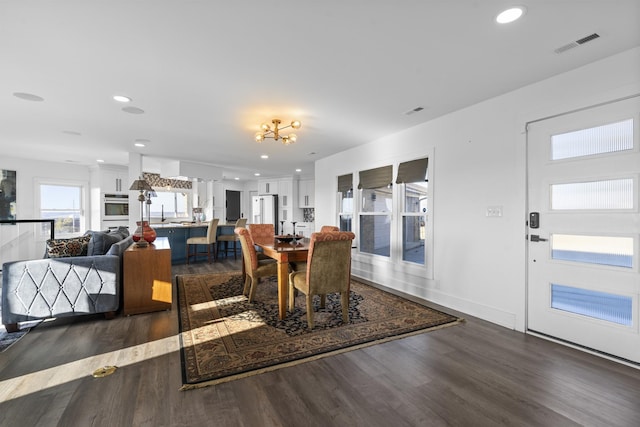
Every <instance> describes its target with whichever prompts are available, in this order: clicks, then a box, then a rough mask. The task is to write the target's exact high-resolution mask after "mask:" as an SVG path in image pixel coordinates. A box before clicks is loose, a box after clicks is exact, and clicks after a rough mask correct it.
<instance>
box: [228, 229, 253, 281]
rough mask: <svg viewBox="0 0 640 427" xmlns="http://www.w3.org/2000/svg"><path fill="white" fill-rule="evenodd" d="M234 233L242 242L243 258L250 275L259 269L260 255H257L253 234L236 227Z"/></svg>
mask: <svg viewBox="0 0 640 427" xmlns="http://www.w3.org/2000/svg"><path fill="white" fill-rule="evenodd" d="M233 232H234V233H235V234H236V236H238V238H239V240H240V246H241V247H242V258H243V259H244V268H245V270H246V271H247V273H250V272H252V271H253V270H255V269H256V268H258V254H257V253H256V247H255V246H254V244H253V239H252V238H251V234H250V233H249V230H247V229H246V228H244V227H236V228H235V230H233Z"/></svg>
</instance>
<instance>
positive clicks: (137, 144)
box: [133, 142, 145, 147]
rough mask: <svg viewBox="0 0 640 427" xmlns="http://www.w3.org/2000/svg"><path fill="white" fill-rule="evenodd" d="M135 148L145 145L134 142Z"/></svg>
mask: <svg viewBox="0 0 640 427" xmlns="http://www.w3.org/2000/svg"><path fill="white" fill-rule="evenodd" d="M133 145H135V146H136V147H144V146H145V145H144V144H143V143H142V142H136V143H135V144H133Z"/></svg>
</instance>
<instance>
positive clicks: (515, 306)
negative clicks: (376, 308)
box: [315, 48, 640, 331]
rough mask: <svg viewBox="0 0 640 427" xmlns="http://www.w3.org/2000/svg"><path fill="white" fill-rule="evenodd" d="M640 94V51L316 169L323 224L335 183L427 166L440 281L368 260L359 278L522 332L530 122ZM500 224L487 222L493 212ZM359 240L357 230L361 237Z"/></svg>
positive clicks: (329, 215)
mask: <svg viewBox="0 0 640 427" xmlns="http://www.w3.org/2000/svg"><path fill="white" fill-rule="evenodd" d="M636 93H640V48H636V49H633V50H630V51H627V52H624V53H622V54H619V55H615V56H613V57H610V58H607V59H605V60H602V61H599V62H596V63H593V64H590V65H588V66H585V67H582V68H580V69H577V70H574V71H571V72H568V73H565V74H562V75H558V76H555V77H553V78H550V79H548V80H545V81H542V82H539V83H536V84H534V85H531V86H527V87H524V88H522V89H519V90H517V91H514V92H511V93H508V94H505V95H502V96H499V97H497V98H493V99H491V100H488V101H485V102H482V103H480V104H477V105H474V106H471V107H469V108H466V109H463V110H460V111H457V112H454V113H451V114H448V115H446V116H443V117H440V118H438V119H435V120H432V121H430V122H427V123H424V124H422V125H419V126H416V127H414V128H411V129H408V130H406V131H403V132H400V133H397V134H394V135H391V136H387V137H384V138H381V139H378V140H376V141H373V142H371V143H369V144H366V145H363V146H360V147H357V148H354V149H351V150H348V151H345V152H342V153H339V154H336V155H333V156H331V157H327V158H324V159H321V160H318V161H317V162H316V165H315V182H316V188H315V194H316V223H318V224H334V223H336V182H337V178H336V177H337V176H338V175H343V174H346V173H354V176H355V178H356V183H357V172H358V171H359V170H366V169H370V168H373V167H378V166H384V165H388V164H393V165H394V178H395V173H396V172H397V164H398V163H399V162H402V161H407V160H412V159H415V158H419V157H425V156H428V157H429V178H430V185H431V186H432V189H433V205H432V206H433V223H434V236H433V243H434V267H433V279H434V280H429V279H427V278H426V277H425V276H428V274H426V273H425V272H424V271H422V272H415V271H411V270H409V269H408V268H405V267H403V266H402V265H400V264H393V263H391V262H388V261H386V260H385V259H381V257H373V258H372V257H370V256H368V255H362V256H358V255H356V256H354V260H353V272H354V274H355V275H357V276H360V277H363V278H366V279H370V280H372V281H374V282H377V283H381V284H384V285H386V286H389V287H391V288H394V289H397V290H400V291H403V292H406V293H408V294H411V295H415V296H418V297H421V298H425V299H428V300H431V301H433V302H436V303H439V304H442V305H445V306H448V307H451V308H454V309H457V310H460V311H463V312H466V313H468V314H470V315H473V316H477V317H480V318H483V319H486V320H489V321H491V322H494V323H497V324H500V325H503V326H506V327H508V328H514V329H517V330H520V331H523V330H524V328H525V284H526V241H525V234H526V226H525V221H526V176H525V175H526V174H525V166H526V151H525V142H526V134H525V132H524V130H525V125H526V123H527V122H528V121H532V120H536V119H539V118H543V117H546V116H549V115H553V114H557V113H561V112H566V111H570V110H573V109H577V108H582V107H586V106H589V105H593V104H597V103H599V102H604V101H608V100H612V99H616V98H619V97H623V96H628V95H632V94H636ZM494 205H499V206H502V207H503V216H502V217H501V218H488V217H486V215H485V213H486V209H487V207H488V206H494ZM355 231H356V232H357V230H355Z"/></svg>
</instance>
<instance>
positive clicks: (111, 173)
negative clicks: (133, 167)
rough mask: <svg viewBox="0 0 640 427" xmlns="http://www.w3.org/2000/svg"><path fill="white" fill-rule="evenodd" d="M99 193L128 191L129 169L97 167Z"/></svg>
mask: <svg viewBox="0 0 640 427" xmlns="http://www.w3.org/2000/svg"><path fill="white" fill-rule="evenodd" d="M98 175H99V182H100V192H101V193H128V192H129V186H130V185H131V183H130V182H129V171H128V169H127V168H119V167H115V166H104V167H103V166H100V167H99V169H98Z"/></svg>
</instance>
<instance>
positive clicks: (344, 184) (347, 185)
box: [338, 173, 353, 193]
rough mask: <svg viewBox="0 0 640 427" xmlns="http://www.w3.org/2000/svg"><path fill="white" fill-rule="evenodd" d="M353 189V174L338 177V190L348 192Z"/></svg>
mask: <svg viewBox="0 0 640 427" xmlns="http://www.w3.org/2000/svg"><path fill="white" fill-rule="evenodd" d="M352 189H353V174H352V173H350V174H348V175H340V176H339V177H338V192H340V193H346V192H348V191H349V190H352Z"/></svg>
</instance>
